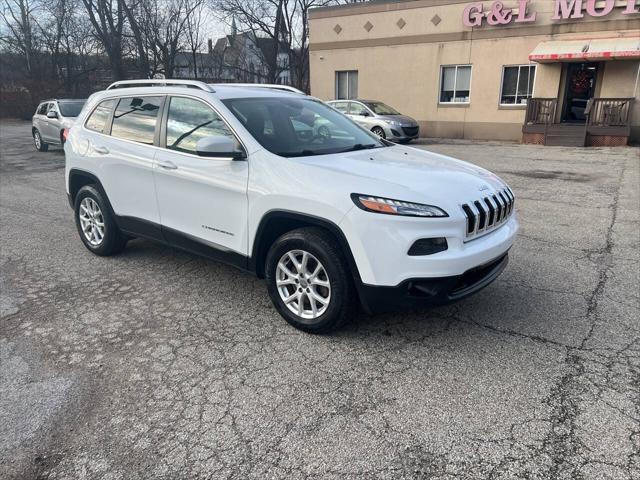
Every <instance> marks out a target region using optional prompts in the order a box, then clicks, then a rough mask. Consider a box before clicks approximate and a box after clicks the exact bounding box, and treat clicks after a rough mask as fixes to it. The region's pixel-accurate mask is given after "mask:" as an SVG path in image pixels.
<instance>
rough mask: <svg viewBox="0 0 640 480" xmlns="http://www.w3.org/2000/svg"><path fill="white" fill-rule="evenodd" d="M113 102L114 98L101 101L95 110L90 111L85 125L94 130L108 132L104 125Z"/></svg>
mask: <svg viewBox="0 0 640 480" xmlns="http://www.w3.org/2000/svg"><path fill="white" fill-rule="evenodd" d="M115 103H116V101H115V100H105V101H104V102H101V103H100V104H99V105H98V106H97V107H96V108H95V110H94V111H93V112H91V115H89V118H88V119H87V123H86V124H85V126H86V127H87V128H88V129H89V130H93V131H94V132H99V133H109V132H108V131H107V130H106V126H107V122H108V121H109V115H111V110H112V109H113V106H114V105H115Z"/></svg>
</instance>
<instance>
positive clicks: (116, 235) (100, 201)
mask: <svg viewBox="0 0 640 480" xmlns="http://www.w3.org/2000/svg"><path fill="white" fill-rule="evenodd" d="M86 198H90V199H92V200H93V201H94V202H95V203H97V205H98V207H99V208H100V216H101V218H102V223H103V225H104V230H103V232H104V233H103V237H102V239H101V241H100V242H99V243H98V244H95V245H94V244H92V243H91V242H90V241H89V239H88V238H87V237H86V236H85V234H84V232H83V230H82V226H81V222H80V211H81V208H80V205H81V204H82V201H83V200H84V199H86ZM74 217H75V220H76V228H77V229H78V235H80V240H82V243H84V246H85V247H87V249H88V250H89V251H90V252H92V253H95V254H96V255H100V256H103V257H106V256H109V255H115V254H117V253H120V252H122V250H124V248H125V247H126V245H127V237H126V236H124V235H123V234H122V232H120V229H118V226H117V225H116V222H115V219H114V218H113V213H112V212H111V207H110V206H109V202H108V201H107V200H106V197H105V196H104V194H103V193H102V192H101V191H100V189H98V188H97V187H96V186H95V185H85V186H84V187H82V188H81V189H80V190H79V191H78V194H77V195H76V198H75V200H74Z"/></svg>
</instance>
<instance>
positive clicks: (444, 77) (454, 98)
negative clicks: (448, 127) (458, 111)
mask: <svg viewBox="0 0 640 480" xmlns="http://www.w3.org/2000/svg"><path fill="white" fill-rule="evenodd" d="M470 93H471V65H450V66H446V67H444V66H443V67H441V70H440V103H469V95H470Z"/></svg>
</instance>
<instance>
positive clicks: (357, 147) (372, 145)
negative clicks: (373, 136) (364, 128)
mask: <svg viewBox="0 0 640 480" xmlns="http://www.w3.org/2000/svg"><path fill="white" fill-rule="evenodd" d="M370 148H376V144H375V143H365V144H362V143H356V144H355V145H354V146H352V147H349V148H347V149H345V150H340V152H338V153H343V152H355V151H356V150H369V149H370Z"/></svg>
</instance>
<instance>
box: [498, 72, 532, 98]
mask: <svg viewBox="0 0 640 480" xmlns="http://www.w3.org/2000/svg"><path fill="white" fill-rule="evenodd" d="M535 78H536V66H535V65H513V66H509V67H502V89H501V92H500V105H520V104H522V105H526V103H527V99H529V98H531V97H532V96H533V81H534V80H535Z"/></svg>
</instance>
